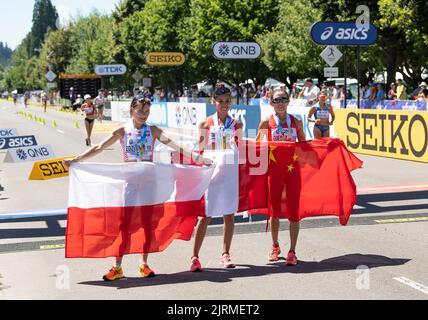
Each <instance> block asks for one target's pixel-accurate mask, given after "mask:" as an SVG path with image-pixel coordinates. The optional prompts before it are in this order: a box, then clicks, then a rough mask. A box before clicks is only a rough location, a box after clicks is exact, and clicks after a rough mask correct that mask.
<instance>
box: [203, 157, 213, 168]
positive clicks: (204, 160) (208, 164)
mask: <svg viewBox="0 0 428 320" xmlns="http://www.w3.org/2000/svg"><path fill="white" fill-rule="evenodd" d="M201 158H202V164H203V165H204V166H208V167H209V166H211V165H212V164H213V161H212V160H211V159H209V158H204V157H201Z"/></svg>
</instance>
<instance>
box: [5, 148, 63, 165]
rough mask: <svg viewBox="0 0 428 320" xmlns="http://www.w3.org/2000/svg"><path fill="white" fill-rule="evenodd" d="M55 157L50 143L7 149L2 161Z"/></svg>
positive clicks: (38, 159) (26, 160) (25, 160)
mask: <svg viewBox="0 0 428 320" xmlns="http://www.w3.org/2000/svg"><path fill="white" fill-rule="evenodd" d="M52 158H55V154H54V152H53V149H52V147H51V146H50V145H41V146H32V147H22V148H11V149H8V152H7V155H6V157H5V159H4V162H15V163H16V162H28V161H40V160H46V159H52Z"/></svg>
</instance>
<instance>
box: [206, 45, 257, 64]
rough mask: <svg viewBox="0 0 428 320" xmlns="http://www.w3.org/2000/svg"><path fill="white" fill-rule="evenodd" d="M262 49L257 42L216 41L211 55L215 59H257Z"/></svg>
mask: <svg viewBox="0 0 428 320" xmlns="http://www.w3.org/2000/svg"><path fill="white" fill-rule="evenodd" d="M261 53H262V49H261V48H260V45H259V44H258V43H257V42H216V43H214V45H213V55H214V57H215V58H217V59H229V60H232V59H257V58H258V57H260V55H261Z"/></svg>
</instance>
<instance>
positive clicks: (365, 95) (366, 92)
mask: <svg viewBox="0 0 428 320" xmlns="http://www.w3.org/2000/svg"><path fill="white" fill-rule="evenodd" d="M371 94H372V90H371V88H370V86H368V85H365V86H364V89H363V99H364V100H369V98H370V96H371Z"/></svg>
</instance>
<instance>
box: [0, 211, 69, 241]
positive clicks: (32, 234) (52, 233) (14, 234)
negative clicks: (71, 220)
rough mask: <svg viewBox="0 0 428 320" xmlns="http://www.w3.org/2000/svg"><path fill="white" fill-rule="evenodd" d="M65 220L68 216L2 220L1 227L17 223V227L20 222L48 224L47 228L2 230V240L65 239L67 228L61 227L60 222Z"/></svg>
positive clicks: (0, 236) (0, 237) (0, 234)
mask: <svg viewBox="0 0 428 320" xmlns="http://www.w3.org/2000/svg"><path fill="white" fill-rule="evenodd" d="M0 215H1V214H0ZM65 219H67V217H66V216H56V217H41V218H25V219H8V220H0V226H1V224H2V223H16V225H17V227H18V226H19V222H37V221H44V222H46V228H26V229H12V228H9V229H1V230H0V239H23V238H45V237H63V236H65V228H62V227H61V225H60V224H59V221H60V220H65Z"/></svg>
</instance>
